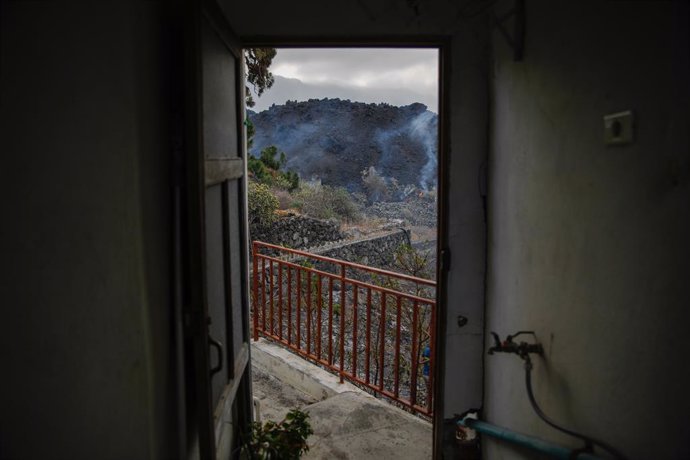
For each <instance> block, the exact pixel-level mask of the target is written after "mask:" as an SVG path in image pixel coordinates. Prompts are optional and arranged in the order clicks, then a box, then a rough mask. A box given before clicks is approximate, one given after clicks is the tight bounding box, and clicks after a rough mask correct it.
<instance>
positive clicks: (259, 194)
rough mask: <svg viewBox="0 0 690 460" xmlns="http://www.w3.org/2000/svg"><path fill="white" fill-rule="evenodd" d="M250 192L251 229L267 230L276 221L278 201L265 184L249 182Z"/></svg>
mask: <svg viewBox="0 0 690 460" xmlns="http://www.w3.org/2000/svg"><path fill="white" fill-rule="evenodd" d="M248 192H249V193H248V195H249V196H248V201H249V210H248V211H249V212H248V214H249V226H250V228H267V227H268V226H269V225H271V224H272V223H273V221H274V220H275V212H276V210H277V209H278V199H277V198H276V197H275V196H274V195H273V194H272V193H271V190H270V189H269V188H268V186H267V185H265V184H257V183H256V182H249V191H248Z"/></svg>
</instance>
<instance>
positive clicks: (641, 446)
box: [483, 0, 690, 460]
mask: <svg viewBox="0 0 690 460" xmlns="http://www.w3.org/2000/svg"><path fill="white" fill-rule="evenodd" d="M526 13H527V16H526V45H525V57H524V62H513V60H512V52H511V51H510V49H509V48H508V47H507V45H506V43H505V41H504V40H503V37H502V36H500V35H499V34H498V33H497V32H494V36H493V42H494V45H493V50H494V64H493V77H492V83H491V87H492V104H491V105H492V107H491V126H492V129H491V143H492V145H491V154H490V155H491V156H490V169H489V170H490V175H489V177H490V188H489V209H490V212H489V216H490V217H489V279H488V282H489V284H488V285H489V289H488V302H487V327H486V331H487V332H489V331H496V332H498V333H499V334H501V336H503V335H505V334H508V333H514V332H516V331H518V330H534V331H536V333H537V335H538V338H539V341H540V342H541V343H542V344H543V345H544V347H545V351H546V352H545V356H544V358H543V359H541V358H538V359H536V360H535V361H536V363H535V369H534V372H533V374H534V375H533V379H534V388H535V393H536V398H537V400H538V401H539V403H540V404H541V405H542V408H543V409H544V411H545V412H546V413H547V414H548V415H550V416H552V417H553V418H554V419H556V420H557V421H561V422H562V423H563V424H564V425H565V426H567V427H570V428H572V429H575V430H579V431H582V432H584V433H588V434H591V435H592V436H595V437H598V438H601V439H603V440H605V441H607V442H609V443H610V444H612V445H614V446H617V447H618V448H619V449H620V450H622V451H623V452H624V453H625V454H626V455H627V456H629V458H639V459H645V458H687V457H689V456H690V447H689V446H690V445H689V444H688V443H687V439H688V438H690V417H689V416H688V413H690V398H689V397H688V396H687V388H688V386H690V371H689V369H688V366H687V365H685V356H686V355H687V352H688V350H689V348H690V347H689V346H688V342H687V340H685V335H686V332H685V330H686V328H687V324H688V321H687V320H688V312H687V308H688V298H690V292H689V291H688V279H689V278H688V275H689V274H690V243H689V240H688V235H690V214H689V213H688V203H690V142H689V133H690V108H689V104H688V101H690V91H689V85H688V81H690V74H689V71H688V59H689V56H690V50H689V49H688V46H689V43H690V37H689V35H688V33H689V32H688V31H689V30H690V27H689V22H688V5H687V3H685V2H597V3H593V2H587V3H583V2H565V3H564V2H549V1H545V0H530V1H528V2H527V9H526ZM628 109H631V110H633V111H634V113H635V134H634V135H635V140H634V142H633V143H632V144H629V145H624V146H616V147H607V146H605V145H604V142H603V136H604V132H603V116H604V115H606V114H610V113H615V112H619V111H623V110H628ZM485 400H486V406H485V412H484V415H483V416H484V418H486V419H487V420H488V421H490V422H492V423H495V424H498V425H500V426H503V427H507V428H510V429H514V430H516V431H519V432H522V433H527V434H531V435H535V436H538V437H540V438H543V439H546V440H551V441H556V442H559V443H562V444H567V445H572V446H578V447H579V446H581V443H578V442H574V441H572V438H570V437H568V436H565V435H561V434H559V433H558V432H556V431H555V430H553V429H552V428H550V427H548V426H547V425H546V424H545V423H543V422H542V421H541V420H540V419H538V418H537V416H536V415H535V413H534V412H533V410H532V409H531V407H530V405H529V402H528V399H527V395H526V390H525V383H524V371H523V367H522V363H521V361H520V359H519V358H518V357H517V356H514V355H512V356H511V355H502V354H497V355H494V356H488V357H487V358H486V382H485ZM533 455H534V454H533V453H528V452H524V451H519V450H515V449H514V448H511V447H510V446H508V445H506V444H505V443H498V442H495V441H492V440H490V439H485V454H484V457H485V458H490V459H496V460H500V459H515V458H534V457H533Z"/></svg>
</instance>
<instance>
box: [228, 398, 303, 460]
mask: <svg viewBox="0 0 690 460" xmlns="http://www.w3.org/2000/svg"><path fill="white" fill-rule="evenodd" d="M308 418H309V414H307V413H306V412H302V411H301V410H299V409H293V410H291V411H290V412H288V414H287V415H286V416H285V419H284V420H283V421H282V422H280V423H275V422H273V421H270V420H269V421H267V422H266V423H264V424H263V425H262V424H260V423H256V422H255V423H252V432H251V436H250V439H249V442H246V443H245V445H244V449H243V451H242V453H243V455H242V456H241V458H247V459H252V460H254V459H262V460H264V459H265V460H269V459H270V460H296V459H298V458H300V457H301V456H302V454H304V453H305V452H307V451H309V446H308V445H307V438H308V437H309V436H310V435H312V434H313V433H314V430H313V429H312V427H311V425H310V424H309V421H308V420H307V419H308Z"/></svg>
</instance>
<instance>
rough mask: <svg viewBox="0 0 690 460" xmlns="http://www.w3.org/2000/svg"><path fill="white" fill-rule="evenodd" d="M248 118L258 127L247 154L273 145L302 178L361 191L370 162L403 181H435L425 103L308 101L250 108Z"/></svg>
mask: <svg viewBox="0 0 690 460" xmlns="http://www.w3.org/2000/svg"><path fill="white" fill-rule="evenodd" d="M249 118H250V119H251V121H252V122H253V123H254V126H255V128H256V134H255V136H254V145H253V147H252V149H251V151H250V153H252V154H253V155H255V156H258V154H259V152H260V151H261V149H263V148H265V147H267V146H269V145H275V146H276V147H277V148H278V150H282V151H284V152H285V153H286V155H287V158H288V163H287V167H288V169H294V170H295V171H297V172H298V173H299V174H300V176H301V177H302V178H303V179H310V178H312V177H314V178H317V177H318V178H320V179H321V180H322V182H323V183H324V184H329V185H339V186H343V187H347V188H348V189H349V190H350V191H359V190H361V188H362V180H361V172H362V170H364V169H366V168H368V167H369V166H374V167H376V169H377V171H378V172H379V173H381V174H382V175H384V176H387V177H394V178H395V179H397V180H398V182H399V183H400V184H401V185H402V184H413V185H416V186H418V187H421V188H423V189H427V188H429V187H431V186H433V185H434V184H435V181H436V169H437V141H436V140H437V133H438V129H437V126H438V120H437V119H438V117H437V116H436V114H435V113H432V112H430V111H428V110H427V108H426V106H425V105H423V104H419V103H417V104H411V105H408V106H404V107H395V106H391V105H388V104H365V103H361V102H350V101H347V100H340V99H321V100H317V99H311V100H309V101H306V102H291V101H288V103H287V104H285V105H274V106H272V107H271V108H270V109H268V110H264V111H263V112H259V113H253V112H251V111H249Z"/></svg>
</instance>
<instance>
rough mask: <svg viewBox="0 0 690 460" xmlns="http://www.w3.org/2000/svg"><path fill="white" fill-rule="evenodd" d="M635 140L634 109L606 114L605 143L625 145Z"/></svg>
mask: <svg viewBox="0 0 690 460" xmlns="http://www.w3.org/2000/svg"><path fill="white" fill-rule="evenodd" d="M632 141H633V113H632V110H626V111H625V112H618V113H612V114H610V115H605V116H604V144H605V145H623V144H629V143H631V142H632Z"/></svg>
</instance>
